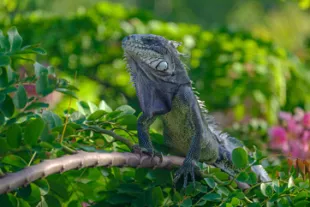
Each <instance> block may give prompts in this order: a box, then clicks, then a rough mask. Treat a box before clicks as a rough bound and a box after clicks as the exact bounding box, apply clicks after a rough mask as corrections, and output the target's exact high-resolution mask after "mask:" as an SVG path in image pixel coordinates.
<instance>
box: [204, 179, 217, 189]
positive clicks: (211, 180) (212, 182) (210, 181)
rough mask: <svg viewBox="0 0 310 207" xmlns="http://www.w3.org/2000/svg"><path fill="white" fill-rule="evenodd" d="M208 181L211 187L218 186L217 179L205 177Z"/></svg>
mask: <svg viewBox="0 0 310 207" xmlns="http://www.w3.org/2000/svg"><path fill="white" fill-rule="evenodd" d="M204 180H205V181H206V182H207V184H208V186H209V187H210V188H212V189H213V188H215V186H216V183H215V181H214V180H213V178H205V179H204Z"/></svg>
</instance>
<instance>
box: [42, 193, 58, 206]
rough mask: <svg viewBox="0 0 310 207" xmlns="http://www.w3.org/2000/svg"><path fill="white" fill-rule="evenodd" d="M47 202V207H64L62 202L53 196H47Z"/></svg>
mask: <svg viewBox="0 0 310 207" xmlns="http://www.w3.org/2000/svg"><path fill="white" fill-rule="evenodd" d="M44 198H45V202H46V203H47V206H53V207H54V206H55V207H62V206H63V205H62V204H61V203H62V202H61V201H60V200H59V199H58V198H57V197H56V196H52V195H46V196H44Z"/></svg>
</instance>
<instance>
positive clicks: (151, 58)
mask: <svg viewBox="0 0 310 207" xmlns="http://www.w3.org/2000/svg"><path fill="white" fill-rule="evenodd" d="M179 45H180V43H177V42H175V41H170V40H167V39H165V38H164V37H161V36H158V35H153V34H133V35H130V36H127V37H125V38H124V39H123V42H122V47H123V49H124V52H125V57H126V59H127V62H128V66H129V69H130V72H131V75H132V76H134V77H133V78H135V76H136V73H137V72H138V71H139V70H141V71H140V72H144V73H145V74H146V75H147V76H148V78H149V79H150V80H151V81H154V80H155V81H164V82H170V83H176V84H184V83H185V82H189V79H188V76H187V74H186V70H185V68H184V66H183V64H182V63H181V61H180V57H179V56H180V53H179V52H178V51H177V49H176V48H177V46H179Z"/></svg>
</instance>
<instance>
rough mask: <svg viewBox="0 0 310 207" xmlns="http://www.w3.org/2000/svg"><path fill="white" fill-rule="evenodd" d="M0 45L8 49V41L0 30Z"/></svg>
mask: <svg viewBox="0 0 310 207" xmlns="http://www.w3.org/2000/svg"><path fill="white" fill-rule="evenodd" d="M0 47H1V48H3V49H5V51H6V52H7V51H8V50H9V49H10V43H9V40H8V38H7V37H6V36H4V35H3V32H2V31H1V30H0Z"/></svg>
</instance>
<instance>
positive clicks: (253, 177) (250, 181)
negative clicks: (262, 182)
mask: <svg viewBox="0 0 310 207" xmlns="http://www.w3.org/2000/svg"><path fill="white" fill-rule="evenodd" d="M248 175H249V178H248V180H247V181H246V182H247V183H248V184H250V185H254V184H256V183H257V176H256V174H255V173H254V172H249V173H248Z"/></svg>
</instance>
